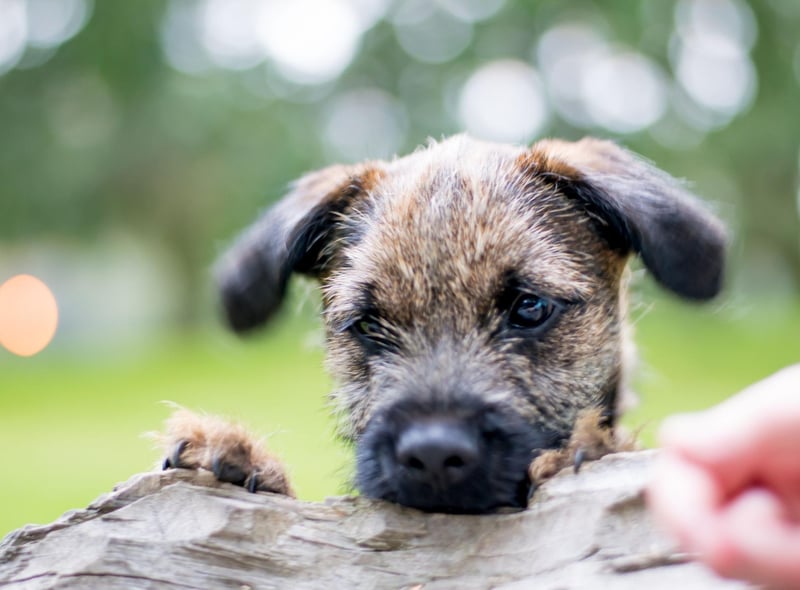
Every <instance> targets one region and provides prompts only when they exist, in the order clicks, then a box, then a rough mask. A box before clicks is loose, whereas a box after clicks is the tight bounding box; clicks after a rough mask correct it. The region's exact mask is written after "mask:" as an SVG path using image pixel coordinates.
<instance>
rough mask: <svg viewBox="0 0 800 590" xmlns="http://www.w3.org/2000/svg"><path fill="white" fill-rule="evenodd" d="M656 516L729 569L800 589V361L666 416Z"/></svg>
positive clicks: (653, 490) (654, 482) (726, 572)
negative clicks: (717, 400) (698, 408)
mask: <svg viewBox="0 0 800 590" xmlns="http://www.w3.org/2000/svg"><path fill="white" fill-rule="evenodd" d="M660 441H661V446H662V449H663V450H662V452H661V455H660V457H659V459H658V461H657V463H656V465H655V468H654V472H653V476H652V479H651V482H650V485H649V489H648V501H649V504H650V507H651V509H652V511H653V513H654V515H655V517H656V519H657V520H658V521H659V522H660V523H661V524H662V525H663V526H664V528H666V529H667V530H668V531H670V532H671V533H672V534H673V535H674V536H675V537H676V538H677V540H678V542H679V544H680V545H681V546H682V548H683V549H684V550H686V551H688V552H690V553H692V554H694V555H696V557H697V558H698V559H700V560H701V561H703V562H705V563H706V564H708V565H709V566H710V567H711V568H712V569H713V570H715V571H716V572H717V573H719V574H720V575H723V576H726V577H735V578H741V579H745V580H749V581H752V582H755V583H758V584H762V585H765V586H767V587H770V588H800V364H798V365H793V366H791V367H788V368H786V369H783V370H782V371H780V372H778V373H776V374H774V375H772V376H771V377H769V378H767V379H765V380H763V381H760V382H758V383H756V384H754V385H752V386H750V387H748V388H747V389H745V390H744V391H742V392H741V393H739V394H738V395H736V396H734V397H732V398H730V399H728V400H727V401H725V402H723V403H721V404H720V405H718V406H715V407H713V408H711V409H709V410H707V411H704V412H699V413H696V414H686V415H680V416H674V417H672V418H669V419H667V420H666V421H665V422H664V424H663V425H662V428H661V432H660Z"/></svg>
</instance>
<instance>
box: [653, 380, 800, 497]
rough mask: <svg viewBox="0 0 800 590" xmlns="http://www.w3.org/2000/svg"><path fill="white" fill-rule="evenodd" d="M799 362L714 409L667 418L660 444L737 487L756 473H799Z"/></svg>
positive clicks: (728, 486) (734, 488) (726, 485)
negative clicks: (797, 457)
mask: <svg viewBox="0 0 800 590" xmlns="http://www.w3.org/2000/svg"><path fill="white" fill-rule="evenodd" d="M799 424H800V365H796V366H794V367H790V368H789V369H785V370H783V371H781V372H779V373H776V374H775V375H773V376H772V377H770V378H768V379H765V380H764V381H761V382H759V383H757V384H755V385H753V386H751V387H749V388H748V389H746V390H745V391H743V392H741V393H740V394H738V395H737V396H735V397H733V398H731V399H729V400H728V401H726V402H724V403H722V404H720V405H718V406H716V407H715V408H712V409H711V410H708V411H705V412H701V413H697V414H688V415H682V416H675V417H673V418H669V419H667V420H666V421H665V422H664V424H663V425H662V428H661V432H660V440H661V444H662V445H663V446H664V447H666V448H670V449H672V450H674V451H676V452H679V453H681V454H683V455H685V456H687V457H689V458H691V459H692V460H694V461H696V462H698V463H701V464H703V465H705V466H707V467H709V468H711V469H713V470H714V471H715V472H716V473H717V477H719V478H720V479H721V483H722V485H723V487H725V488H727V489H729V490H738V489H740V488H741V487H742V486H743V485H744V484H745V483H747V482H748V481H749V480H750V479H751V478H752V477H753V475H754V474H755V473H760V474H769V472H778V473H779V474H780V477H784V475H785V474H786V473H787V471H786V466H787V465H788V468H789V469H794V470H795V471H797V472H799V473H800V466H798V463H797V462H796V459H795V457H796V455H797V449H798V448H800V427H798V425H799Z"/></svg>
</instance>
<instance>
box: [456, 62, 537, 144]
mask: <svg viewBox="0 0 800 590" xmlns="http://www.w3.org/2000/svg"><path fill="white" fill-rule="evenodd" d="M459 116H460V118H461V122H462V124H463V126H464V128H465V129H466V130H467V131H469V132H470V133H471V134H472V135H474V136H475V137H479V138H483V139H490V140H496V141H505V142H517V143H527V142H529V141H530V140H532V139H533V138H534V137H536V136H538V135H539V134H540V133H541V132H542V130H543V129H544V127H545V125H546V124H547V121H548V118H549V112H548V107H547V102H546V100H545V96H544V90H543V88H542V84H541V82H540V80H539V75H538V73H537V72H536V70H535V69H534V68H532V67H531V66H529V65H528V64H526V63H524V62H521V61H516V60H499V61H494V62H490V63H488V64H486V65H484V66H483V67H481V68H479V69H478V70H476V71H475V72H474V73H473V74H472V75H471V76H470V77H469V79H467V81H466V83H465V84H464V86H463V88H462V90H461V95H460V99H459Z"/></svg>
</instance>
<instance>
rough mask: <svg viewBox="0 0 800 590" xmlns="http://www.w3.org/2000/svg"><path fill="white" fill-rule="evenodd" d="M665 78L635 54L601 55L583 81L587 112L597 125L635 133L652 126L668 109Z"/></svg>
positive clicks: (612, 53)
mask: <svg viewBox="0 0 800 590" xmlns="http://www.w3.org/2000/svg"><path fill="white" fill-rule="evenodd" d="M664 80H665V77H664V74H663V73H662V72H661V69H660V68H659V67H658V66H657V65H656V64H655V63H654V62H653V61H652V60H650V59H648V58H647V57H645V56H644V55H642V54H640V53H636V52H634V51H625V50H623V51H615V52H613V51H612V52H607V53H605V52H604V53H601V54H600V55H597V56H596V57H595V59H594V60H593V66H592V67H590V68H588V69H587V71H586V74H585V76H584V78H583V80H582V86H581V91H582V97H583V101H584V103H585V104H586V110H587V112H588V113H589V115H590V116H591V118H592V119H593V120H594V122H595V123H597V124H598V125H600V126H602V127H605V128H606V129H608V130H610V131H613V132H615V133H634V132H636V131H641V130H642V129H645V128H647V127H650V126H651V125H653V124H654V123H655V122H656V121H658V120H659V119H660V118H661V117H662V116H663V114H664V112H665V111H666V109H667V88H666V83H665V81H664Z"/></svg>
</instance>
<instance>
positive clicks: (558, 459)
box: [528, 408, 636, 494]
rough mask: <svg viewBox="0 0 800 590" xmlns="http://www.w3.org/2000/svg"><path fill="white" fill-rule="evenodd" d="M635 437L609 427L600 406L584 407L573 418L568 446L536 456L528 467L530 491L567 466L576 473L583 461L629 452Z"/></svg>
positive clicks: (632, 448) (634, 445)
mask: <svg viewBox="0 0 800 590" xmlns="http://www.w3.org/2000/svg"><path fill="white" fill-rule="evenodd" d="M635 448H636V442H635V437H632V436H630V435H626V434H624V433H623V432H622V431H621V429H620V428H619V427H617V428H610V427H609V426H608V424H607V420H606V418H605V417H604V416H603V414H602V412H601V411H600V410H599V409H596V408H591V409H588V410H583V411H582V412H580V413H579V414H578V417H577V419H576V420H575V426H574V427H573V429H572V435H571V436H570V438H569V442H568V443H567V445H566V446H565V447H563V448H560V449H549V450H546V451H544V452H542V453H541V454H539V456H537V457H536V459H534V460H533V461H532V462H531V464H530V466H529V467H528V476H529V477H530V481H531V494H532V493H533V492H534V491H535V490H536V488H538V487H539V486H540V485H541V484H542V483H544V482H545V481H547V480H548V479H550V478H551V477H553V476H554V475H555V474H556V473H558V472H559V471H561V470H562V469H564V468H566V467H572V469H573V470H574V471H575V473H577V472H578V471H579V470H580V468H581V465H583V464H584V463H585V462H586V461H595V460H597V459H600V458H601V457H604V456H605V455H608V454H611V453H618V452H621V451H632V450H634V449H635Z"/></svg>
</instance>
